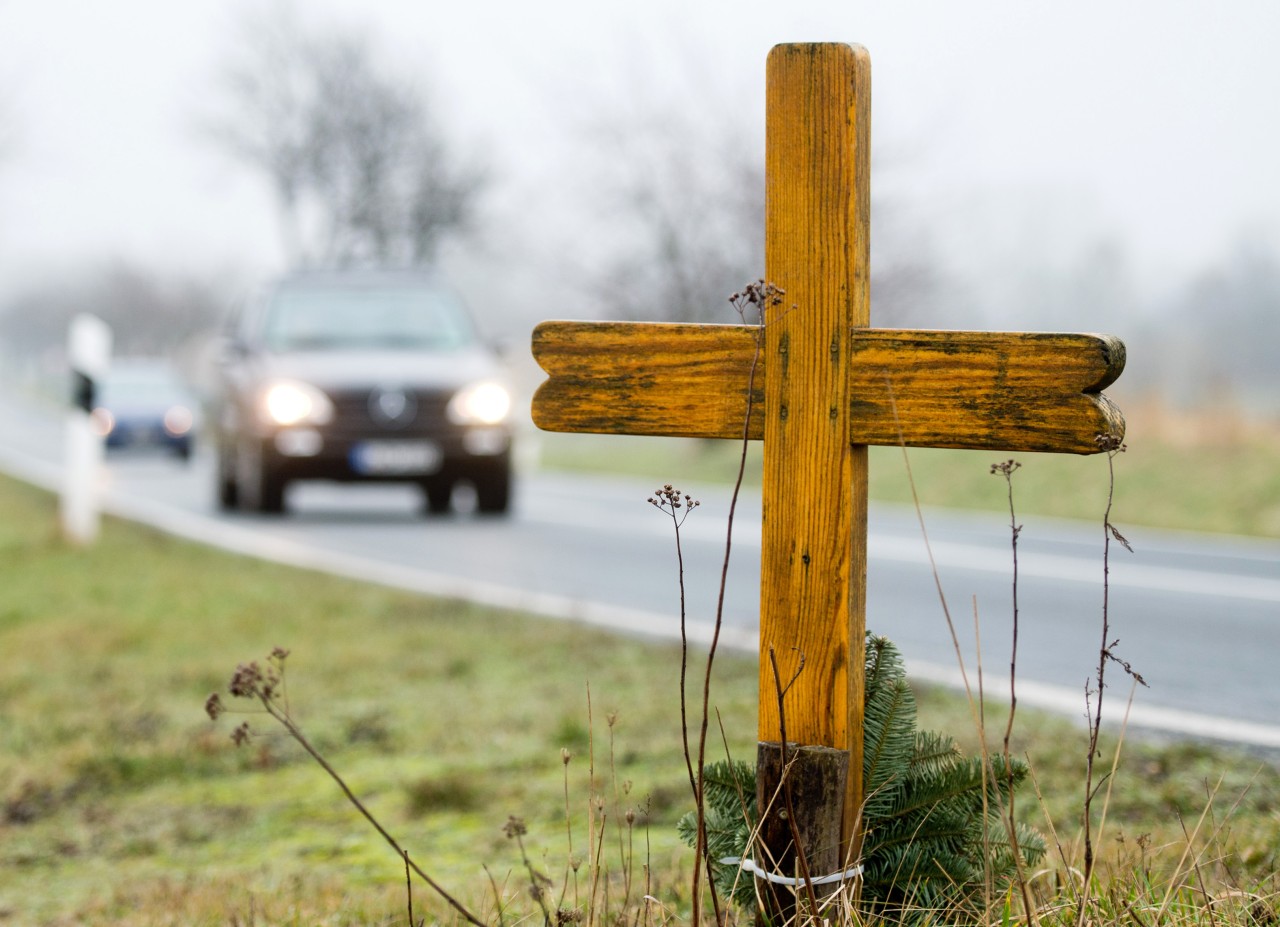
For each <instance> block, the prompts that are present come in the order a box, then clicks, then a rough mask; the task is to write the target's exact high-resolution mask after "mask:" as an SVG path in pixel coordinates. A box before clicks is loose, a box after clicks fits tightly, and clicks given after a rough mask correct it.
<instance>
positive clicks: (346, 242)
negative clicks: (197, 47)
mask: <svg viewBox="0 0 1280 927" xmlns="http://www.w3.org/2000/svg"><path fill="white" fill-rule="evenodd" d="M382 61H383V56H381V55H379V54H378V53H377V50H376V49H375V47H374V45H373V44H372V42H371V41H370V40H369V39H368V37H367V36H365V35H363V34H361V33H359V32H353V31H350V30H336V29H335V30H331V31H318V30H313V29H308V28H305V27H304V26H303V25H302V24H301V23H300V22H299V21H298V20H297V19H296V18H295V17H294V16H293V15H292V13H291V10H290V8H289V7H286V6H281V5H274V6H271V7H268V8H267V10H266V12H263V11H261V10H252V11H251V15H250V16H249V17H248V18H246V19H244V20H243V21H242V22H241V36H240V40H239V41H238V42H237V44H236V46H235V49H234V51H233V53H232V54H231V55H230V56H229V57H228V60H227V62H226V64H225V66H224V68H223V72H222V74H221V79H220V85H221V91H222V102H223V111H222V113H221V114H220V115H218V116H216V117H215V118H214V119H213V120H211V129H212V136H213V138H214V140H215V141H217V142H218V143H219V144H221V145H222V146H223V147H224V148H225V149H226V150H227V151H228V152H229V153H231V154H232V155H233V156H235V157H237V158H239V159H240V160H242V161H244V162H246V163H247V164H249V165H250V166H252V167H254V168H255V169H257V170H259V171H260V172H262V173H263V174H264V175H265V176H266V178H267V179H268V180H269V182H270V183H271V185H272V188H273V190H274V192H275V194H276V199H277V203H278V205H279V208H280V214H281V228H282V234H283V238H284V245H285V250H286V252H287V253H288V254H289V256H290V257H291V258H292V259H293V260H294V261H295V262H305V263H322V264H330V265H331V264H344V263H350V262H354V261H362V262H375V263H381V264H425V263H430V262H431V261H432V260H433V259H434V258H435V256H436V253H437V250H438V248H439V246H440V244H441V242H442V241H443V240H444V239H445V238H446V237H448V236H449V235H451V234H454V233H458V232H463V231H466V230H468V229H469V227H470V226H471V224H472V222H473V220H474V216H475V210H476V205H477V200H478V197H479V194H480V193H481V191H482V188H483V186H484V182H485V174H484V172H483V170H482V169H480V168H478V167H475V166H474V165H470V164H468V165H464V164H462V163H460V162H459V161H457V160H455V158H454V157H453V155H452V152H451V149H450V146H449V145H448V144H447V142H446V138H445V135H444V132H443V131H442V130H441V128H440V127H439V125H437V123H436V122H435V121H434V120H433V118H432V114H431V107H430V106H429V104H428V101H427V98H426V96H425V94H424V93H423V92H422V90H421V89H420V87H419V86H418V84H417V83H416V82H415V81H414V80H413V79H412V78H411V77H410V76H408V75H403V74H398V73H393V72H391V71H389V70H388V69H387V68H386V66H385V65H383V64H382Z"/></svg>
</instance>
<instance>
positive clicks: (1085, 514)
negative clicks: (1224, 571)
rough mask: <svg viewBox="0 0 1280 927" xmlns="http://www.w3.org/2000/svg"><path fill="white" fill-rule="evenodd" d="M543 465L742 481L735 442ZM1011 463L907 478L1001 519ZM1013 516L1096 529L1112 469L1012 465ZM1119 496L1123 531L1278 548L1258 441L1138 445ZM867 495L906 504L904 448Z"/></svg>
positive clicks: (557, 456)
mask: <svg viewBox="0 0 1280 927" xmlns="http://www.w3.org/2000/svg"><path fill="white" fill-rule="evenodd" d="M541 441H542V445H541V458H542V463H543V465H544V466H546V467H550V468H553V469H565V470H598V471H608V472H614V473H625V474H628V475H634V476H645V477H649V478H652V477H653V475H654V474H665V476H664V477H663V478H664V479H673V480H676V481H678V482H679V483H680V484H681V485H689V484H692V483H694V482H696V481H699V480H704V481H716V482H730V481H731V480H732V479H733V476H734V474H735V473H736V471H737V465H738V450H739V449H738V446H737V445H736V443H735V442H733V441H690V440H688V439H684V438H665V439H664V438H632V437H625V436H623V437H617V436H599V435H560V434H556V435H546V436H543V437H542V439H541ZM1008 456H1010V455H1008V454H1003V455H1001V454H997V453H995V452H986V453H984V452H980V451H953V450H940V449H927V448H924V449H922V448H912V449H911V450H910V451H909V459H910V462H911V473H912V476H913V477H914V479H915V484H916V489H917V491H918V492H919V495H920V502H921V504H922V505H925V506H941V507H948V508H971V509H981V510H984V511H1000V510H1001V508H1002V504H1003V501H1004V484H1003V482H1002V481H1000V480H997V479H992V477H991V475H990V465H991V464H992V463H994V462H996V461H997V460H1000V459H1002V458H1007V457H1008ZM1013 456H1016V457H1017V458H1018V460H1019V461H1020V462H1021V463H1022V464H1023V467H1022V469H1021V470H1020V471H1019V473H1018V510H1019V511H1020V512H1023V513H1025V514H1035V515H1050V516H1055V517H1059V518H1079V519H1084V520H1086V521H1097V520H1098V519H1099V518H1100V517H1101V512H1102V509H1103V507H1104V505H1105V500H1106V487H1107V465H1106V460H1105V459H1104V458H1101V457H1075V456H1066V455H1058V454H1017V455H1013ZM750 460H751V466H750V468H749V470H748V478H749V479H750V480H753V481H754V482H755V483H756V484H758V483H759V480H760V449H759V446H758V445H757V446H755V447H753V448H752V456H751V458H750ZM1116 467H1117V480H1118V486H1119V487H1120V489H1121V495H1120V497H1119V499H1118V503H1119V508H1117V510H1116V513H1115V518H1116V519H1117V521H1118V522H1123V523H1126V524H1131V525H1132V524H1142V525H1147V526H1149V527H1154V528H1175V529H1183V530H1189V531H1213V532H1222V533H1226V534H1240V535H1253V536H1258V537H1270V538H1280V442H1277V441H1275V440H1274V438H1272V439H1266V438H1264V437H1261V436H1256V435H1255V436H1253V437H1248V438H1240V439H1237V440H1234V441H1231V442H1230V443H1224V444H1220V445H1199V444H1188V443H1185V442H1175V441H1169V440H1163V439H1160V438H1156V437H1150V436H1149V437H1139V438H1137V439H1135V440H1131V441H1129V449H1128V451H1126V453H1125V454H1124V456H1123V457H1121V458H1120V459H1118V460H1117V462H1116ZM870 492H871V497H872V498H873V499H877V500H880V501H884V502H901V503H910V502H911V487H910V482H909V481H908V479H907V471H906V467H905V466H904V464H903V456H902V451H901V449H899V448H891V447H873V448H871V484H870Z"/></svg>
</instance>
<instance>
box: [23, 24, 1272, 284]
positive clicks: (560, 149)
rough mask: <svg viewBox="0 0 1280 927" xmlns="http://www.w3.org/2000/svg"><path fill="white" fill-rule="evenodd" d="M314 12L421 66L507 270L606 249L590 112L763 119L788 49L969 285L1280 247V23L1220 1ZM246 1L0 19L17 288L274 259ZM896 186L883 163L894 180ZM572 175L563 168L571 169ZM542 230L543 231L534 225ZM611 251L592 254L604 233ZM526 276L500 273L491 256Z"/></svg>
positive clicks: (1144, 267) (1146, 279)
mask: <svg viewBox="0 0 1280 927" xmlns="http://www.w3.org/2000/svg"><path fill="white" fill-rule="evenodd" d="M787 6H788V8H787V9H786V10H783V9H781V5H780V4H776V3H763V2H727V0H714V2H698V0H685V2H667V0H662V2H653V3H646V4H627V5H622V4H604V3H600V2H599V0H594V2H592V0H548V2H544V3H540V4H525V3H518V2H507V3H498V2H488V3H483V2H475V3H467V4H460V3H459V4H442V3H424V2H413V0H399V2H396V0H362V2H356V0H312V2H307V3H305V4H300V5H299V7H298V8H299V10H300V11H302V12H303V14H304V15H306V16H307V17H309V18H316V19H318V20H319V21H325V22H334V21H336V22H341V23H347V24H350V25H351V26H352V27H355V28H363V27H366V26H367V27H368V28H369V29H370V30H371V31H372V33H373V35H374V36H375V38H377V39H378V40H379V41H380V42H382V43H383V44H384V45H385V46H386V47H387V48H388V49H389V50H390V53H391V54H393V55H394V56H396V57H397V60H398V61H399V62H400V63H402V64H408V65H411V66H413V67H414V68H415V69H417V68H420V70H421V73H422V76H423V79H424V82H425V83H426V84H427V85H428V86H429V87H430V88H431V90H432V92H433V93H434V95H435V97H436V99H437V100H438V101H439V103H440V104H441V108H442V112H443V116H444V118H445V120H446V122H447V125H448V126H449V127H450V129H452V130H454V131H455V134H456V135H457V137H458V139H459V141H460V142H461V143H462V144H463V145H464V146H465V147H468V148H470V149H473V150H476V151H478V152H484V154H485V156H486V158H487V159H488V160H489V161H490V162H491V163H492V164H493V166H494V173H495V177H496V178H497V179H498V181H499V183H498V184H497V186H496V188H495V197H496V200H495V202H494V203H493V205H492V207H491V217H492V218H494V219H495V220H496V221H497V222H498V223H499V225H500V226H501V227H502V228H503V230H504V231H503V232H502V233H501V234H499V235H498V236H497V237H496V238H495V239H494V242H493V243H491V248H493V249H497V250H498V251H499V252H500V251H501V249H502V248H504V247H507V246H510V243H511V242H514V241H517V240H518V239H519V238H520V235H521V234H523V233H524V232H525V231H526V230H527V229H528V227H529V226H530V225H532V226H533V227H534V228H535V229H537V228H541V229H543V230H544V232H545V230H546V229H547V228H555V229H557V230H558V232H557V235H559V236H560V238H559V239H557V240H563V241H566V242H569V241H572V234H573V230H574V229H575V228H578V227H581V228H584V229H585V228H588V227H589V223H588V221H587V218H586V217H583V216H582V215H581V213H580V212H575V210H580V209H581V204H580V202H578V201H575V200H574V198H573V197H569V196H567V195H566V190H567V189H569V188H570V187H572V185H573V175H572V174H568V173H565V172H571V171H574V170H576V166H577V165H578V164H579V159H580V158H581V156H582V152H580V151H577V150H575V147H576V146H580V145H581V138H580V135H579V134H578V133H577V129H578V127H579V126H580V122H581V120H582V118H583V117H584V115H589V111H590V110H591V109H593V108H599V107H601V106H608V105H609V101H610V100H611V99H612V100H616V101H617V106H618V107H619V108H620V109H621V110H623V111H625V110H626V107H627V106H628V103H629V99H630V97H631V96H632V95H635V96H642V97H645V98H648V99H657V100H668V101H670V105H673V106H689V107H699V106H706V107H708V108H709V109H710V110H711V112H709V116H708V118H711V117H712V116H714V117H715V118H725V119H740V120H741V126H742V127H743V131H744V132H745V133H746V134H747V135H749V136H750V135H752V134H753V133H757V134H758V132H759V126H760V124H761V123H762V120H763V113H762V109H763V74H764V60H765V56H766V54H767V52H768V49H769V47H770V46H771V45H772V44H774V43H777V42H783V41H848V42H857V43H860V44H863V45H865V46H867V48H868V49H869V50H870V52H871V56H872V67H873V75H874V77H873V85H874V96H873V100H874V104H873V105H874V110H873V137H874V143H873V144H874V148H875V154H876V158H877V171H878V173H877V176H876V179H875V180H874V181H873V182H874V183H875V184H877V185H878V187H879V188H880V189H884V190H892V191H898V192H900V193H901V194H902V195H904V196H906V197H908V198H909V199H910V200H911V202H912V203H913V204H914V209H915V210H916V212H917V214H921V213H922V214H923V220H922V221H925V222H926V223H927V225H928V226H929V228H930V229H931V235H932V236H934V237H935V238H936V243H937V244H938V246H939V248H940V249H941V252H942V253H943V254H946V255H948V256H949V258H950V260H951V261H952V262H953V263H957V264H959V265H964V264H965V263H966V262H967V263H969V264H970V265H972V266H974V267H981V268H984V269H985V270H984V272H985V273H988V274H989V273H993V272H994V270H995V269H998V268H999V267H1000V266H1002V264H1003V263H1005V262H1008V261H1011V260H1017V259H1018V256H1019V254H1025V255H1026V256H1028V259H1032V258H1034V259H1038V260H1045V261H1052V260H1053V259H1054V256H1055V255H1057V254H1068V253H1071V254H1075V253H1078V252H1080V251H1082V250H1085V249H1087V248H1089V247H1091V246H1093V245H1094V244H1096V243H1098V242H1112V243H1119V245H1120V246H1122V248H1123V249H1124V252H1125V253H1126V255H1127V256H1128V257H1129V259H1130V260H1131V261H1132V263H1133V267H1134V272H1135V273H1136V274H1137V276H1138V279H1139V280H1141V281H1142V282H1143V283H1144V285H1150V286H1159V285H1160V284H1161V282H1162V281H1168V280H1171V279H1174V278H1178V277H1181V276H1185V275H1187V274H1190V273H1191V272H1193V270H1194V269H1196V268H1199V267H1202V266H1205V265H1208V264H1210V263H1212V262H1213V261H1214V260H1216V259H1217V258H1218V257H1220V256H1221V255H1222V254H1223V253H1225V252H1226V251H1227V250H1228V249H1229V248H1230V247H1231V245H1232V242H1233V241H1235V240H1236V239H1238V238H1239V237H1241V236H1242V235H1246V234H1252V235H1259V236H1263V237H1268V236H1270V238H1271V240H1273V241H1274V240H1277V237H1278V236H1280V180H1278V179H1277V168H1276V165H1277V164H1280V137H1278V132H1280V128H1278V127H1277V120H1276V119H1275V118H1274V116H1275V113H1276V110H1277V106H1276V102H1275V94H1276V91H1277V90H1280V56H1277V55H1275V54H1274V53H1273V51H1272V49H1271V47H1270V46H1271V45H1272V44H1273V43H1274V40H1275V38H1276V37H1277V36H1278V35H1280V5H1277V4H1272V3H1269V2H1263V0H1256V2H1243V0H1235V2H1232V0H1227V2H1194V3H1193V2H1168V0H1141V2H1133V3H1124V4H1120V3H1107V2H1084V3H1073V4H1069V5H1062V4H1059V5H1054V6H1053V8H1052V9H1049V7H1048V5H1045V4H1027V3H1021V2H1012V0H1002V2H982V3H973V4H952V3H946V2H910V0H908V2H890V0H873V2H859V3H853V2H832V0H827V2H821V3H816V2H795V3H792V4H788V5H787ZM236 9H238V7H237V6H236V5H235V4H230V3H226V2H218V0H185V2H183V3H172V2H165V0H120V2H117V3H113V4H99V3H95V2H91V0H42V2H40V3H31V2H25V0H0V87H2V88H3V90H0V127H3V128H4V129H5V130H7V131H3V132H0V139H3V138H4V137H6V136H7V137H8V138H9V140H10V141H9V144H8V146H7V147H8V153H7V155H6V156H3V158H2V159H0V291H3V290H4V289H5V288H7V287H8V286H10V285H12V282H13V281H14V280H16V279H19V278H22V277H24V276H28V275H30V274H31V273H33V272H34V271H38V270H41V269H55V270H56V269H57V268H60V267H65V266H67V265H69V264H72V263H74V262H77V261H92V260H103V259H109V258H113V257H123V258H127V259H130V260H135V261H139V262H142V263H148V264H162V265H163V264H168V265H172V266H175V267H180V268H188V269H205V270H207V269H208V268H234V269H235V270H236V271H238V272H239V271H244V272H255V271H257V270H270V269H272V268H274V267H275V266H277V265H278V264H279V262H280V261H281V255H280V249H279V244H278V238H277V233H276V228H275V225H274V220H275V216H274V213H273V211H272V206H271V200H270V197H269V191H268V190H267V188H266V186H265V184H263V183H262V182H261V180H259V179H258V178H256V177H255V176H253V175H252V174H250V173H248V172H247V171H246V170H245V169H243V168H242V167H240V166H239V165H237V164H235V163H233V162H231V161H229V160H228V159H227V158H225V157H224V156H222V155H220V154H219V153H218V152H217V151H216V150H215V149H214V148H213V147H212V146H210V145H209V143H208V141H207V139H205V138H204V137H202V135H201V132H200V130H199V127H200V124H201V119H202V118H204V114H205V113H207V111H208V106H209V95H210V87H211V83H212V80H213V76H214V73H215V72H216V68H217V65H218V61H219V57H220V56H221V55H223V54H224V53H225V49H226V43H227V42H228V41H229V39H230V36H231V35H232V32H233V30H232V29H231V22H232V20H233V18H234V13H235V10H236ZM881 165H887V167H885V169H884V170H880V167H881ZM558 171H559V172H560V173H558ZM531 217H536V218H531ZM592 234H596V233H595V232H592ZM504 257H505V258H506V259H511V258H512V257H513V255H511V254H507V255H503V254H501V253H498V254H495V255H494V259H495V260H502V259H503V258H504Z"/></svg>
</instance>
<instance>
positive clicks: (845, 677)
mask: <svg viewBox="0 0 1280 927" xmlns="http://www.w3.org/2000/svg"><path fill="white" fill-rule="evenodd" d="M767 75H768V76H767V95H766V101H767V109H766V139H765V170H766V174H765V177H766V181H765V183H766V187H765V268H766V274H765V278H766V280H768V281H769V282H770V283H772V284H775V285H777V286H778V287H781V288H782V289H783V290H784V291H785V295H784V296H783V301H782V304H781V305H780V306H779V307H777V309H775V310H774V312H773V316H772V317H771V318H768V319H766V325H765V331H764V352H765V355H766V357H767V360H766V364H765V396H766V413H765V425H764V488H763V493H764V499H763V511H764V524H763V529H762V530H763V536H762V551H763V554H762V557H761V562H762V564H763V566H762V569H761V577H760V654H761V659H760V700H759V706H760V707H759V739H760V741H761V743H762V747H761V750H762V751H763V750H766V749H770V748H769V747H766V746H764V745H766V744H771V743H776V742H779V741H781V739H782V731H783V728H784V726H785V731H786V736H787V740H788V741H791V742H794V743H796V744H799V745H817V746H823V747H830V748H834V749H835V750H839V751H842V752H844V753H846V754H847V755H848V771H847V780H846V782H845V783H843V788H842V789H841V790H840V791H841V793H842V794H841V796H840V800H837V803H836V807H834V808H831V809H824V810H823V811H820V812H818V813H827V814H835V815H838V816H840V818H839V821H838V823H832V824H830V825H829V832H832V833H834V834H835V835H839V837H840V845H839V846H838V847H825V848H817V847H812V848H805V853H806V854H808V855H809V856H810V858H811V860H810V861H811V862H813V863H814V864H817V859H818V858H820V857H821V858H826V859H829V860H835V861H836V862H837V863H838V862H840V861H841V860H843V859H844V857H845V854H844V853H843V852H840V849H841V848H848V847H850V845H851V844H853V843H855V842H856V839H855V834H856V823H855V822H856V817H857V813H858V808H859V806H860V805H861V801H862V736H861V732H862V686H863V679H862V677H863V648H864V636H865V629H866V537H867V448H866V445H856V444H851V443H850V440H849V434H850V425H849V418H850V415H851V406H850V403H849V401H848V397H849V379H850V368H851V366H852V356H851V355H852V340H851V338H850V333H851V330H852V329H855V328H865V327H867V326H869V325H870V322H871V315H870V287H869V260H870V234H869V232H870V197H869V183H868V181H869V164H870V152H869V148H870V145H869V142H870V94H871V66H870V58H869V56H868V55H867V53H866V51H865V49H862V48H860V47H850V46H848V45H831V44H828V45H782V46H778V47H777V48H774V49H773V51H772V52H771V53H770V55H769V60H768V71H767ZM775 662H776V669H777V680H775V675H774V669H775V667H774V664H775ZM802 662H803V665H802ZM779 681H780V682H781V685H782V686H784V687H786V695H785V698H782V699H781V700H780V699H779V698H778V682H779ZM779 701H781V710H780V708H779ZM772 749H777V748H776V747H774V748H772ZM764 768H765V764H763V763H762V764H761V771H762V772H763V770H764ZM776 786H777V783H776V782H766V781H762V782H761V788H760V793H759V794H760V796H761V800H762V801H766V802H767V801H768V800H769V797H770V796H772V795H773V794H774V793H775V791H776ZM841 806H843V807H841ZM762 807H763V805H762ZM815 810H816V809H815ZM801 813H803V812H801ZM783 837H784V839H786V838H789V835H788V834H785V833H784V834H783ZM787 842H789V840H787ZM768 849H769V850H770V851H772V854H773V855H775V856H778V855H786V854H783V851H782V849H781V848H777V847H770V848H768ZM833 850H834V851H835V852H832V851H833ZM776 862H781V860H778V861H776ZM828 871H831V870H828ZM788 874H790V873H788ZM825 874H827V872H822V873H815V875H825Z"/></svg>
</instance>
